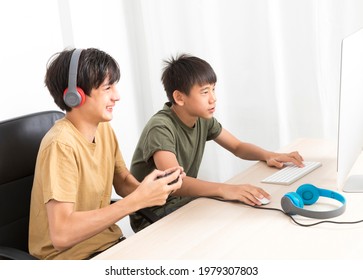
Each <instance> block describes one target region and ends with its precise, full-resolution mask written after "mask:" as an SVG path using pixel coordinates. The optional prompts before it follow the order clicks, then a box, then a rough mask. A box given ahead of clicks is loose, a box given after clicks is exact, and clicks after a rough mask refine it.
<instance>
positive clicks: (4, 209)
mask: <svg viewBox="0 0 363 280" xmlns="http://www.w3.org/2000/svg"><path fill="white" fill-rule="evenodd" d="M62 117H64V113H62V112H58V111H46V112H39V113H34V114H29V115H25V116H21V117H17V118H13V119H9V120H5V121H1V122H0V246H7V247H12V248H17V249H19V250H22V251H26V252H28V226H29V206H30V196H31V189H32V185H33V177H34V169H35V162H36V157H37V154H38V149H39V145H40V142H41V140H42V138H43V136H44V135H45V134H46V133H47V131H48V130H49V129H50V128H51V127H52V126H53V124H54V122H55V121H56V120H58V119H60V118H62Z"/></svg>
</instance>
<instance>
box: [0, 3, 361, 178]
mask: <svg viewBox="0 0 363 280" xmlns="http://www.w3.org/2000/svg"><path fill="white" fill-rule="evenodd" d="M362 26H363V1H360V0H344V1H341V0H102V1H100V0H72V1H68V0H32V1H27V0H11V1H10V0H7V1H2V2H1V3H0V30H1V43H0V46H1V52H0V82H1V91H0V119H6V118H10V117H14V116H18V115H22V114H26V113H31V112H36V111H40V110H49V109H57V107H56V106H55V105H54V104H53V101H52V99H51V98H50V95H49V94H48V92H47V90H46V88H44V84H43V78H44V74H45V66H46V63H47V60H48V59H49V57H50V56H51V55H52V54H54V53H56V52H58V51H61V50H62V49H63V48H65V47H68V46H70V45H72V44H73V45H75V46H76V47H83V48H87V47H97V48H100V49H102V50H104V51H106V52H108V53H110V54H111V55H112V56H113V57H115V58H116V59H117V60H118V62H119V64H120V66H121V81H120V83H119V85H118V88H119V91H120V93H121V101H120V102H119V104H118V105H117V106H116V110H115V115H114V120H113V121H112V124H113V126H114V128H115V130H116V133H117V135H118V137H119V141H120V146H121V149H122V152H123V155H124V158H125V160H126V162H127V164H129V163H130V161H131V157H132V153H133V150H134V147H135V145H136V142H137V140H138V136H139V134H140V132H141V129H142V127H143V125H144V124H145V122H146V121H147V120H148V118H149V117H150V116H151V115H152V114H153V113H155V112H156V111H157V110H159V109H160V108H161V107H162V104H163V102H165V101H166V97H165V93H164V91H163V89H162V85H161V83H160V74H161V68H162V60H163V59H166V58H169V57H170V56H171V55H175V54H177V53H180V52H188V53H191V54H194V55H197V56H200V57H202V58H204V59H206V60H207V61H209V62H210V63H211V65H212V66H213V68H214V69H215V71H216V73H217V76H218V83H217V98H218V101H217V112H216V117H217V118H218V119H219V120H220V121H221V123H222V125H223V126H224V127H226V128H227V129H228V130H230V131H231V132H233V133H234V134H235V135H236V136H237V137H239V138H241V139H242V140H245V141H250V142H253V143H256V144H258V145H261V146H263V147H265V148H268V149H272V150H274V149H277V148H279V147H280V146H282V145H285V144H287V143H289V142H291V141H292V140H294V139H295V138H299V137H319V138H321V137H323V138H333V139H334V138H335V137H336V132H337V110H338V94H339V81H340V80H339V76H340V73H339V70H340V44H341V40H342V39H343V38H344V37H345V36H347V35H348V34H350V33H352V32H354V31H356V30H357V29H358V28H360V27H362ZM216 159H217V160H216ZM249 164H250V163H248V162H245V161H242V160H239V159H236V158H234V157H233V156H232V155H230V154H228V153H227V152H225V151H223V150H222V149H221V148H219V147H217V145H215V144H214V143H208V145H207V149H206V154H205V158H204V160H203V163H202V167H201V171H200V177H202V178H206V179H210V180H217V181H225V180H227V179H228V178H230V177H231V176H233V175H234V174H236V173H237V172H239V171H241V170H242V169H243V168H245V167H246V166H248V165H249Z"/></svg>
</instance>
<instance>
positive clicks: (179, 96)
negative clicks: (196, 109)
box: [173, 90, 184, 106]
mask: <svg viewBox="0 0 363 280" xmlns="http://www.w3.org/2000/svg"><path fill="white" fill-rule="evenodd" d="M173 97H174V101H175V103H176V104H178V105H179V106H182V105H184V94H183V93H182V92H180V91H179V90H174V92H173Z"/></svg>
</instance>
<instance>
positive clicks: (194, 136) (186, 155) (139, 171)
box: [130, 102, 222, 231]
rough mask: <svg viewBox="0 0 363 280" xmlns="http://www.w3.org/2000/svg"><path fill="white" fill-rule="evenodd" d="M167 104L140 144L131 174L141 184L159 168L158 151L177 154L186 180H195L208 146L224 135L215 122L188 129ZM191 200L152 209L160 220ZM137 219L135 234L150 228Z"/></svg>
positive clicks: (134, 217) (174, 199) (178, 199)
mask: <svg viewBox="0 0 363 280" xmlns="http://www.w3.org/2000/svg"><path fill="white" fill-rule="evenodd" d="M170 107H171V103H169V102H168V103H166V104H165V105H164V107H163V109H162V110H160V111H159V112H157V113H156V114H155V115H154V116H152V117H151V119H150V120H149V121H148V123H147V124H146V126H145V128H144V130H143V131H142V134H141V137H140V139H139V142H138V143H137V146H136V149H135V152H134V155H133V158H132V163H131V168H130V171H131V173H132V174H133V175H134V176H135V177H136V178H137V179H138V180H139V181H142V180H143V179H144V178H145V176H146V175H148V174H149V173H150V172H151V171H153V170H154V169H155V168H156V166H155V163H154V160H153V154H154V153H155V152H157V151H161V150H162V151H169V152H172V153H174V154H175V156H176V158H177V160H178V163H179V165H180V166H182V167H183V168H184V171H185V173H186V175H187V176H190V177H194V178H196V177H197V175H198V171H199V167H200V164H201V162H202V158H203V153H204V148H205V145H206V142H207V141H209V140H213V139H215V138H216V137H217V136H218V135H219V134H220V133H221V131H222V126H221V124H220V123H219V122H218V121H217V120H216V119H215V118H211V119H202V118H198V120H197V122H196V123H195V126H194V127H192V128H191V127H188V126H186V125H185V124H184V123H183V122H182V121H181V120H180V119H179V118H178V117H177V115H176V114H175V113H174V112H173V111H172V110H171V109H170ZM190 200H191V198H185V197H183V198H181V197H169V199H168V201H167V203H166V205H165V206H161V207H152V208H150V209H151V210H152V211H153V212H155V213H156V214H158V215H159V216H160V215H161V216H164V215H166V214H168V213H170V212H172V211H174V210H176V209H177V208H179V207H181V206H182V205H184V204H185V203H187V202H189V201H190ZM147 225H148V223H146V221H145V220H143V219H141V217H139V216H138V215H132V216H131V226H132V228H133V229H134V230H135V231H138V230H140V229H141V228H144V227H145V226H147Z"/></svg>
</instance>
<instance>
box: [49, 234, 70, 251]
mask: <svg viewBox="0 0 363 280" xmlns="http://www.w3.org/2000/svg"><path fill="white" fill-rule="evenodd" d="M51 241H52V244H53V247H54V248H55V249H56V250H58V251H64V250H66V249H68V248H70V247H72V245H73V244H71V242H70V240H69V238H67V236H65V235H61V234H55V235H54V236H52V237H51Z"/></svg>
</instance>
